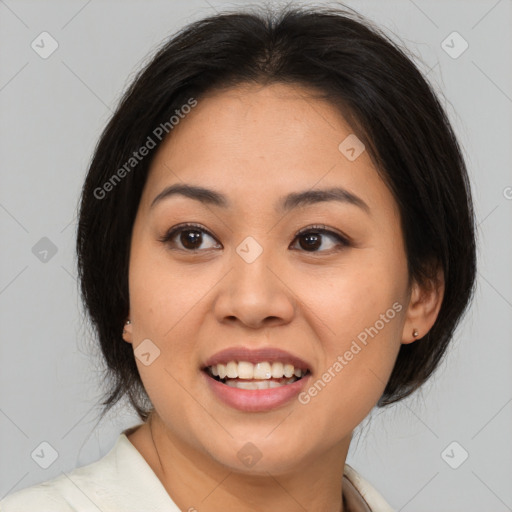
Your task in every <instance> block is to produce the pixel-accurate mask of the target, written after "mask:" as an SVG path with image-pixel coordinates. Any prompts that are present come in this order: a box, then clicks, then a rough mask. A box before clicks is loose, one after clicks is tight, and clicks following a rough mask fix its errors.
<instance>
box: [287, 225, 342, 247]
mask: <svg viewBox="0 0 512 512" xmlns="http://www.w3.org/2000/svg"><path fill="white" fill-rule="evenodd" d="M296 238H297V239H298V241H299V245H300V247H301V249H303V250H304V251H306V252H328V251H329V250H330V249H333V248H336V247H339V246H340V245H341V246H342V247H345V246H348V245H350V244H349V242H348V240H347V239H346V238H344V237H342V236H341V235H339V234H338V233H335V232H334V231H330V230H328V229H325V226H318V227H315V226H313V227H309V228H306V229H304V230H302V231H300V232H299V233H298V234H297V236H296ZM325 238H330V239H331V240H334V241H335V243H331V244H327V248H325V247H324V249H322V250H318V249H320V248H321V247H322V244H324V239H325ZM324 245H325V244H324Z"/></svg>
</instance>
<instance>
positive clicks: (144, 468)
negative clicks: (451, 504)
mask: <svg viewBox="0 0 512 512" xmlns="http://www.w3.org/2000/svg"><path fill="white" fill-rule="evenodd" d="M133 428H134V427H132V428H130V429H126V430H124V431H123V432H122V433H121V434H120V435H119V437H118V439H117V441H116V443H115V445H114V447H113V448H111V450H110V451H109V452H108V453H107V454H106V455H104V456H103V457H102V458H101V459H99V460H98V461H96V462H93V463H91V464H88V465H86V466H82V467H79V468H76V469H74V470H73V471H71V472H70V473H63V474H62V475H60V476H58V477H56V478H54V479H52V480H48V481H46V482H43V483H40V484H36V485H33V486H31V487H27V488H25V489H22V490H19V491H16V492H14V493H12V494H10V495H8V496H7V497H6V498H4V499H3V500H2V501H0V512H99V511H100V512H180V509H179V508H178V506H177V505H176V504H175V503H174V501H173V500H172V498H171V497H170V496H169V494H168V492H167V491H166V489H165V488H164V486H163V484H162V482H161V481H160V480H159V478H158V477H157V476H156V474H155V473H154V471H153V470H152V468H151V466H150V465H149V464H148V463H147V462H146V459H144V457H143V456H142V455H141V453H140V452H139V451H138V450H137V448H135V446H134V445H133V444H132V443H131V442H130V440H129V439H128V437H127V435H126V434H127V433H129V432H131V431H132V430H133ZM342 488H343V496H342V498H343V506H344V510H345V511H346V512H393V509H392V508H391V507H390V506H389V505H388V504H387V503H386V501H385V500H384V498H383V497H382V496H381V495H380V494H379V493H378V491H377V490H376V489H375V488H374V487H372V485H371V484H370V483H369V482H367V481H366V480H365V479H364V478H363V477H362V476H361V475H359V473H358V472H357V471H356V470H355V469H354V468H352V467H351V466H349V465H348V464H345V470H344V475H343V487H342ZM196 508H197V509H198V510H200V506H199V504H198V505H197V506H196ZM193 510H195V508H194V504H193V503H192V504H191V506H190V508H189V509H188V511H193ZM188 511H185V512H188Z"/></svg>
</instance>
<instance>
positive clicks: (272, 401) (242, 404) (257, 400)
mask: <svg viewBox="0 0 512 512" xmlns="http://www.w3.org/2000/svg"><path fill="white" fill-rule="evenodd" d="M201 373H202V374H203V376H204V378H205V379H206V380H207V384H208V386H210V389H211V390H212V391H213V393H214V394H215V396H216V397H217V398H218V399H219V400H221V401H222V402H224V403H225V404H227V405H229V406H230V407H233V408H235V409H238V410H240V411H244V412H263V411H269V410H271V409H275V408H277V407H280V406H282V405H284V404H286V403H287V402H290V401H291V400H293V399H294V398H295V397H296V396H297V395H298V394H299V393H300V392H301V391H302V389H303V388H304V387H305V386H306V384H307V381H308V380H309V378H310V377H311V374H310V373H308V374H307V375H306V376H304V377H302V379H300V380H296V381H295V382H292V383H291V384H284V385H283V386H280V387H278V388H269V389H238V388H233V387H231V386H228V385H227V384H223V383H222V382H219V381H218V380H215V379H213V378H212V377H210V376H209V375H208V374H207V373H206V372H205V371H202V372H201Z"/></svg>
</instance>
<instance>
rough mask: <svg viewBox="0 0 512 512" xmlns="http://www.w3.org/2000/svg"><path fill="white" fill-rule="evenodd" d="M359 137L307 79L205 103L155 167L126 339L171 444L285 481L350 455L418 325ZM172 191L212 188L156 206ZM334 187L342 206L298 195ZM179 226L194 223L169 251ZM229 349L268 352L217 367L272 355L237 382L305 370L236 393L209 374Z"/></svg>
mask: <svg viewBox="0 0 512 512" xmlns="http://www.w3.org/2000/svg"><path fill="white" fill-rule="evenodd" d="M351 134H352V130H351V128H350V126H348V125H347V124H346V122H345V121H344V120H343V118H342V117H341V116H340V114H339V113H338V111H336V110H335V109H334V107H332V106H331V105H330V104H329V103H327V102H325V101H323V100H319V99H314V98H312V97H311V96H309V95H308V91H307V90H305V89H302V88H300V87H299V86H296V87H295V86H294V87H291V86H287V85H282V84H279V85H272V86H267V87H256V86H250V87H245V88H242V87H238V88H236V89H231V90H229V91H225V92H220V93H217V94H215V95H213V94H212V95H209V96H208V97H205V98H202V99H200V100H199V101H198V104H197V106H196V107H195V108H193V109H192V110H191V112H190V113H189V114H188V115H187V116H184V119H182V120H181V121H180V122H179V124H178V125H177V126H175V127H174V129H173V130H172V133H171V136H170V137H169V138H168V139H167V140H166V141H165V143H164V144H163V145H162V146H161V147H160V148H159V150H158V153H157V155H156V158H155V160H154V161H153V163H152V167H151V170H150V173H149V176H148V180H147V183H146V186H145V188H144V191H143V194H142V199H141V202H140V206H139V210H138V213H137V217H136V221H135V224H134V229H133V236H132V243H131V254H130V267H129V289H130V319H131V325H130V326H129V329H128V331H127V333H126V334H125V340H126V341H128V342H130V343H132V344H133V348H134V350H135V354H136V356H137V358H136V362H137V366H138V369H139V372H140V375H141V378H142V381H143V383H144V387H145V389H146V391H147V393H148V395H149V397H150V399H151V401H152V403H153V405H154V407H155V409H156V413H157V415H158V417H159V419H160V420H161V421H162V422H163V424H164V425H165V426H166V428H167V431H168V436H169V439H173V442H175V443H182V444H183V445H186V446H187V447H188V448H189V449H192V450H196V451H197V452H198V453H201V454H203V455H205V454H207V455H208V456H209V457H210V458H211V459H213V460H214V461H216V462H218V463H220V464H222V465H224V466H227V467H230V468H232V469H233V470H236V471H253V472H254V471H256V472H261V473H263V472H266V471H268V472H270V473H271V474H276V473H278V472H285V471H287V470H290V469H291V468H297V467H301V466H302V465H303V464H311V462H312V461H313V460H315V459H316V458H318V457H319V456H322V454H326V453H331V454H340V453H343V452H345V453H346V450H347V449H348V444H349V442H350V437H351V434H352V431H353V429H354V428H355V427H356V426H357V425H358V424H359V423H360V422H361V421H362V420H363V419H364V418H365V416H366V415H367V414H368V413H369V411H370V410H371V409H372V408H373V407H374V405H375V404H376V402H377V401H378V399H379V397H380V396H381V395H382V393H383V390H384V388H385V384H386V382H387V380H388V378H389V376H390V374H391V370H392V368H393V365H394V362H395V359H396V357H397V354H398V350H399V348H400V344H401V343H409V342H411V341H413V339H414V338H413V337H412V330H413V328H414V327H416V328H418V327H420V328H421V327H422V326H418V325H417V324H414V323H412V321H411V319H410V318H409V304H410V299H411V288H410V287H409V281H408V274H407V260H406V255H405V251H404V244H403V239H402V232H401V229H400V220H399V213H398V209H397V205H396V203H395V201H394V199H393V197H392V195H391V193H390V191H389V190H388V188H387V187H386V186H385V184H384V183H383V181H382V180H381V179H380V177H379V176H378V174H377V172H376V170H375V168H374V167H373V165H372V163H371V160H370V157H369V155H368V153H367V152H366V151H364V150H363V151H362V152H361V153H360V154H359V156H358V153H359V152H360V151H361V149H362V147H361V146H360V145H358V144H360V143H358V141H357V140H356V139H354V135H351ZM347 137H350V138H349V139H348V140H346V141H345V139H346V138H347ZM344 141H345V142H344ZM340 144H341V146H340ZM172 185H180V186H185V185H187V186H190V187H201V188H203V189H207V190H209V191H211V195H210V196H207V195H204V196H203V198H202V199H200V200H198V199H194V198H192V197H188V196H186V195H183V194H179V193H174V194H170V195H167V196H166V197H161V198H160V199H159V200H157V201H156V202H154V203H153V201H154V200H155V198H156V197H157V196H159V194H161V193H162V191H163V190H165V189H166V188H167V187H169V186H172ZM335 188H336V189H340V190H339V191H338V193H337V194H336V197H337V199H335V198H334V197H335V195H332V196H331V197H327V196H326V197H324V198H323V200H320V199H322V198H321V197H320V196H318V195H317V196H311V197H312V198H311V197H310V199H308V198H307V197H308V196H306V198H305V199H304V200H303V201H296V200H294V197H296V196H295V195H297V194H311V193H316V194H318V192H319V191H321V190H329V189H335ZM344 191H345V192H344ZM213 197H215V198H219V197H220V198H221V200H217V199H215V200H213ZM184 223H192V224H194V226H193V227H190V226H189V227H188V228H185V231H184V232H181V233H180V232H177V233H175V234H174V235H173V236H171V237H170V238H168V240H167V241H164V239H165V237H166V234H167V233H168V232H169V231H170V230H171V229H172V228H173V227H175V226H177V225H179V224H184ZM319 226H320V227H319ZM305 228H307V229H305ZM186 229H188V231H186ZM323 229H325V231H322V230H323ZM301 230H304V231H306V232H305V233H302V234H298V233H299V231H301ZM423 334H424V332H422V333H421V335H423ZM226 349H234V350H236V349H246V350H248V351H257V350H259V349H265V350H266V349H268V350H269V351H268V352H262V353H260V354H258V353H256V352H251V353H250V354H249V355H247V354H245V355H244V353H239V354H236V352H234V353H233V354H230V355H229V354H228V355H225V356H223V355H221V356H220V359H219V358H217V362H219V361H220V362H221V363H222V362H223V363H228V362H229V361H246V362H251V361H252V362H253V363H256V362H259V363H263V364H259V365H257V366H256V365H255V366H253V367H252V368H251V365H247V364H242V365H233V364H231V365H230V368H231V370H230V371H234V372H238V373H240V377H242V376H245V377H247V376H249V375H250V376H253V377H254V371H256V376H259V377H263V379H257V380H258V382H262V381H263V380H265V381H267V380H268V379H267V378H266V377H267V376H268V375H267V372H268V371H270V372H272V371H273V370H275V372H276V375H279V374H280V375H281V376H282V374H283V373H284V371H285V370H286V367H285V366H282V367H280V366H279V364H277V365H276V364H275V363H276V362H277V363H279V362H281V363H283V365H284V364H287V362H288V363H289V362H293V357H295V358H300V360H302V361H303V363H299V362H297V361H296V364H295V366H294V370H295V369H307V370H309V373H308V374H307V375H306V376H304V377H303V378H302V379H300V380H299V381H297V382H295V383H294V384H293V383H290V384H284V381H285V380H284V379H283V378H281V379H280V380H278V379H277V378H273V379H271V380H272V381H273V382H275V384H272V386H276V387H271V388H269V389H266V390H252V391H251V390H244V389H239V388H238V387H233V386H238V384H237V382H242V381H244V382H246V383H247V382H248V381H250V380H252V379H250V378H245V379H243V378H238V379H237V380H236V381H235V380H232V381H230V383H231V384H233V386H228V385H227V384H224V383H221V382H219V381H217V380H214V379H213V377H212V376H209V375H208V374H207V373H206V372H205V370H204V367H205V366H206V365H207V363H208V362H210V363H211V362H212V358H214V357H215V356H216V354H218V353H219V352H221V351H225V350H226ZM274 349H279V350H281V351H284V352H285V353H288V355H286V354H284V355H283V353H278V352H276V351H274ZM267 362H268V363H274V364H269V365H268V366H267V365H266V363H267ZM300 366H303V367H305V368H300ZM251 370H252V372H253V373H251ZM294 370H293V371H294ZM212 371H213V372H215V373H219V372H220V373H222V367H217V368H212ZM246 371H247V372H248V373H244V372H246ZM258 372H262V373H261V374H260V373H258ZM280 372H281V373H280ZM238 373H236V374H234V373H230V375H231V376H235V375H238ZM288 375H289V374H288ZM315 383H316V386H315ZM241 385H244V384H241ZM287 386H293V388H287ZM290 390H291V391H290ZM248 443H252V444H248ZM250 457H253V459H254V458H255V459H254V460H257V459H258V458H259V460H258V462H257V464H256V465H255V466H254V467H252V465H253V464H254V463H253V462H250V460H252V459H250Z"/></svg>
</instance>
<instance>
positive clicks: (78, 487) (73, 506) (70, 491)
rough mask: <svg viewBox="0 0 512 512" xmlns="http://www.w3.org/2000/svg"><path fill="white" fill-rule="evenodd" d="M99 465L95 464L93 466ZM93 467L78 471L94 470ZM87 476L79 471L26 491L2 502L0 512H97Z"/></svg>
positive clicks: (10, 496)
mask: <svg viewBox="0 0 512 512" xmlns="http://www.w3.org/2000/svg"><path fill="white" fill-rule="evenodd" d="M94 464H96V463H94ZM94 464H92V465H90V466H84V467H83V468H79V469H80V470H82V473H83V470H86V469H87V470H88V471H91V470H94ZM84 476H85V475H83V474H82V475H80V473H79V472H78V470H74V471H72V472H71V473H69V474H65V473H63V474H62V475H60V476H58V477H56V478H53V479H52V480H47V481H46V482H43V483H40V484H37V485H33V486H31V487H27V488H25V489H22V490H20V491H17V492H14V493H12V494H10V495H8V496H7V497H6V498H4V499H3V500H1V501H0V512H27V511H29V510H30V511H31V512H75V511H76V510H80V511H82V510H83V511H84V512H85V511H89V510H95V511H96V512H97V507H96V506H94V507H93V502H92V501H91V499H94V489H91V488H90V487H91V486H90V485H88V482H87V479H86V478H84Z"/></svg>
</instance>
